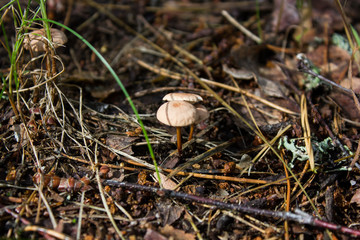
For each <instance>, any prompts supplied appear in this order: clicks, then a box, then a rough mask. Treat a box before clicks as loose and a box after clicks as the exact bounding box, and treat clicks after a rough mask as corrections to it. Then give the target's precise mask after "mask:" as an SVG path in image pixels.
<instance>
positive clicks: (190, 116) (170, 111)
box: [156, 100, 197, 156]
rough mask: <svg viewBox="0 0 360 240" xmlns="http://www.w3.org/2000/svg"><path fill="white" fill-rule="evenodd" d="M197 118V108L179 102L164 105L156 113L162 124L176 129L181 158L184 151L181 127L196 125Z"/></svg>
mask: <svg viewBox="0 0 360 240" xmlns="http://www.w3.org/2000/svg"><path fill="white" fill-rule="evenodd" d="M196 116H197V115H196V108H195V107H194V106H193V105H192V104H190V103H188V102H184V101H177V100H176V101H171V102H166V103H164V104H163V105H161V106H160V108H159V109H158V111H157V113H156V117H157V119H158V120H159V121H160V122H161V123H163V124H165V125H168V126H172V127H176V137H177V149H178V153H179V156H181V150H182V143H181V127H185V126H189V125H192V124H194V122H195V121H196Z"/></svg>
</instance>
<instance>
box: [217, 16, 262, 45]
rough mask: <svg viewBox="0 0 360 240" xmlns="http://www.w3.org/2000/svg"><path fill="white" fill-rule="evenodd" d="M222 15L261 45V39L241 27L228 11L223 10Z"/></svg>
mask: <svg viewBox="0 0 360 240" xmlns="http://www.w3.org/2000/svg"><path fill="white" fill-rule="evenodd" d="M221 14H222V15H223V16H224V17H225V18H226V19H227V20H228V21H229V22H230V23H231V24H232V25H234V26H235V27H237V28H238V29H239V30H240V31H241V32H243V33H244V34H245V35H246V36H248V37H249V38H251V39H252V40H253V41H254V42H256V43H257V44H260V43H261V39H260V38H259V37H257V36H255V35H254V34H253V33H252V32H250V31H249V30H247V29H246V28H245V27H244V26H243V25H241V24H240V23H239V22H238V21H236V20H235V18H233V17H232V16H230V14H229V13H228V12H227V11H226V10H222V11H221Z"/></svg>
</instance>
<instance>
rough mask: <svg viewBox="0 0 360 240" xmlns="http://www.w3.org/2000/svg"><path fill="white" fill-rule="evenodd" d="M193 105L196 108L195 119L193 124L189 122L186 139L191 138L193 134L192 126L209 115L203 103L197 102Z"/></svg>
mask: <svg viewBox="0 0 360 240" xmlns="http://www.w3.org/2000/svg"><path fill="white" fill-rule="evenodd" d="M194 107H195V108H196V120H195V122H194V123H193V124H191V127H190V133H189V139H188V141H190V140H191V139H192V136H193V134H194V126H195V125H196V124H198V123H200V122H202V121H204V120H205V119H207V118H208V117H209V112H208V110H206V108H205V106H204V105H201V104H199V103H197V104H195V105H194Z"/></svg>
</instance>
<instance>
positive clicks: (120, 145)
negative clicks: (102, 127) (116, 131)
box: [106, 135, 138, 155]
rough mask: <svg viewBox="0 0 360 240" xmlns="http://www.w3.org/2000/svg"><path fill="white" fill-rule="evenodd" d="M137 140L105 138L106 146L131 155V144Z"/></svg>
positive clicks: (114, 137)
mask: <svg viewBox="0 0 360 240" xmlns="http://www.w3.org/2000/svg"><path fill="white" fill-rule="evenodd" d="M137 139H138V138H137V137H128V136H120V135H108V136H107V137H106V145H108V146H109V147H112V148H114V149H116V150H119V151H122V152H125V153H127V154H129V155H132V154H134V152H133V151H132V150H131V144H132V143H133V142H134V141H135V140H137Z"/></svg>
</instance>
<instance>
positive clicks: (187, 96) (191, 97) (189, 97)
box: [163, 92, 203, 103]
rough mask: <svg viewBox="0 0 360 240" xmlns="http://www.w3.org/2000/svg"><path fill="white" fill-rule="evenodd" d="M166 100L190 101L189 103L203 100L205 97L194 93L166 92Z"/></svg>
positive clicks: (164, 98)
mask: <svg viewBox="0 0 360 240" xmlns="http://www.w3.org/2000/svg"><path fill="white" fill-rule="evenodd" d="M163 100H164V101H168V102H171V101H185V102H189V103H197V102H201V101H202V100H203V98H202V97H201V96H199V95H197V94H193V93H181V92H180V93H169V94H166V95H165V96H164V97H163Z"/></svg>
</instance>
